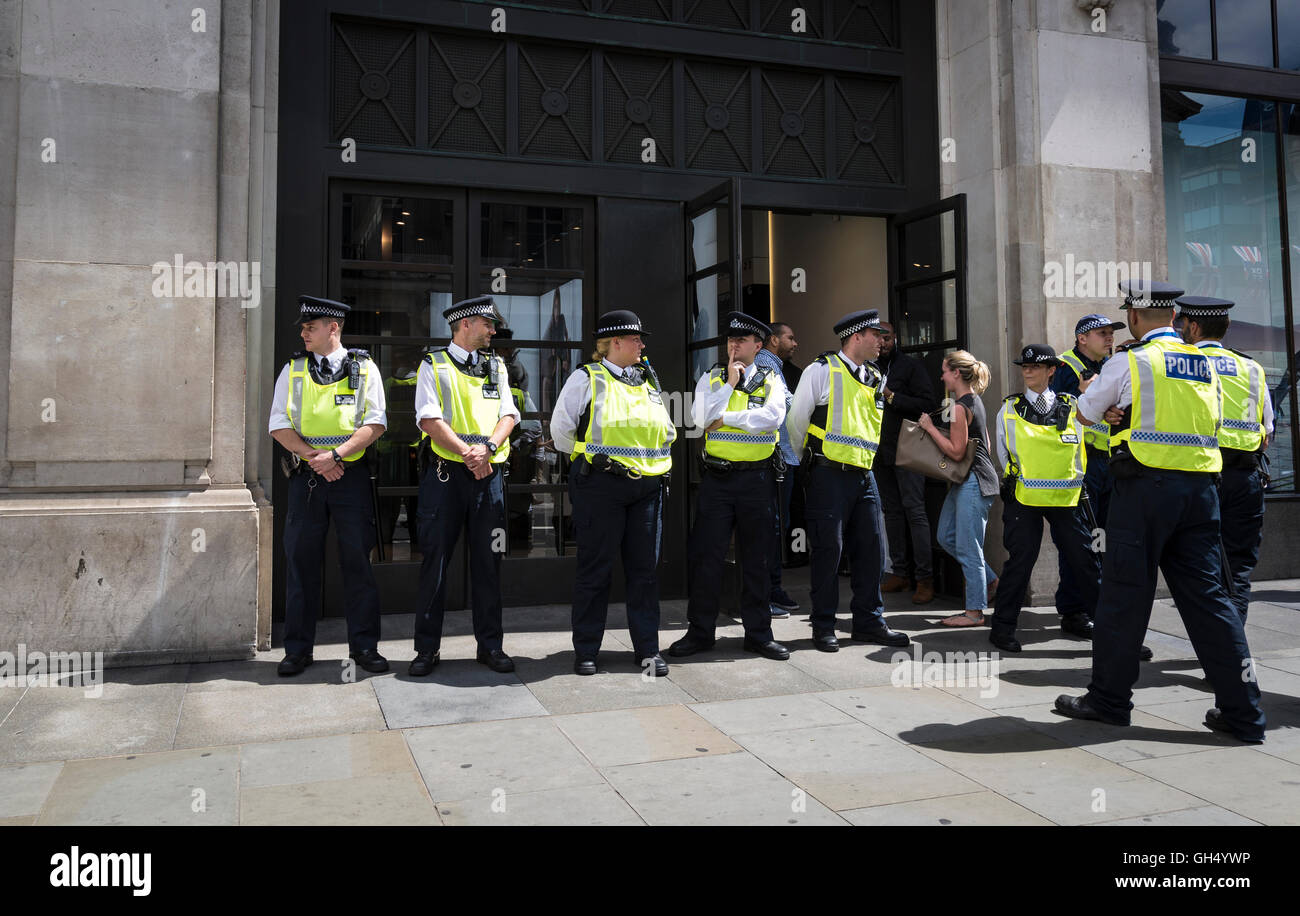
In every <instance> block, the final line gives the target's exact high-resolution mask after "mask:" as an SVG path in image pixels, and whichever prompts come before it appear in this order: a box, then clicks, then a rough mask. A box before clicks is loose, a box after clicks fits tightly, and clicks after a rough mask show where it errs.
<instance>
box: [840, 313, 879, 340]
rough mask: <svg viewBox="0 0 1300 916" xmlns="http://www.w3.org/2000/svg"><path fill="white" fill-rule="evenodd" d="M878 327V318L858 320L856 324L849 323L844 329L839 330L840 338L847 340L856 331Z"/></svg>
mask: <svg viewBox="0 0 1300 916" xmlns="http://www.w3.org/2000/svg"><path fill="white" fill-rule="evenodd" d="M878 327H880V319H879V318H877V319H875V320H874V321H873V320H870V319H868V320H864V321H859V322H858V323H857V324H851V325H849V326H848V327H847V328H845V329H844V330H842V331H840V340H848V339H849V338H850V337H852V336H853V335H854V334H856V333H858V331H865V330H866V329H867V328H878Z"/></svg>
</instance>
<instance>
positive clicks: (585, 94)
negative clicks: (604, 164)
mask: <svg viewBox="0 0 1300 916" xmlns="http://www.w3.org/2000/svg"><path fill="white" fill-rule="evenodd" d="M519 152H520V153H522V154H523V155H525V156H543V157H546V158H548V159H587V160H590V159H591V52H590V51H585V50H581V49H578V48H562V47H557V46H553V45H524V44H521V45H519Z"/></svg>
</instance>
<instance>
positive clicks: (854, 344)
mask: <svg viewBox="0 0 1300 916" xmlns="http://www.w3.org/2000/svg"><path fill="white" fill-rule="evenodd" d="M835 335H836V336H837V337H839V339H840V341H841V347H840V351H839V353H831V352H829V351H828V352H826V353H823V354H822V355H821V356H819V357H817V361H816V362H814V363H813V364H812V365H811V366H809V367H808V368H807V369H805V370H804V372H803V376H802V377H801V378H800V379H799V386H798V388H796V389H795V393H794V400H793V401H792V402H791V403H790V412H789V416H788V417H787V418H786V429H788V430H789V432H790V441H791V442H792V443H801V444H800V445H798V446H796V447H797V448H803V449H805V450H806V452H805V456H806V457H805V460H804V461H803V463H802V466H803V467H805V468H807V497H806V500H805V510H804V517H805V519H806V522H807V525H808V540H809V546H810V547H811V548H812V605H813V608H812V620H811V622H812V628H813V646H814V647H816V648H817V649H818V650H819V651H822V652H838V651H839V648H840V643H839V640H838V639H837V638H836V636H835V612H836V611H837V610H838V609H839V604H840V583H839V578H838V574H837V570H838V568H839V564H840V554H841V552H842V551H843V550H844V549H845V547H847V551H848V554H849V557H850V559H849V571H850V574H851V578H850V580H849V582H850V585H851V587H852V589H853V601H852V604H851V605H850V606H851V609H852V611H853V630H852V638H853V639H854V640H856V641H859V642H871V643H878V644H880V645H883V646H906V645H908V644H909V643H910V640H909V639H908V638H907V634H906V633H899V632H897V631H895V630H891V629H890V628H889V625H888V624H887V623H886V622H885V602H884V599H883V598H882V597H881V594H880V570H881V567H882V566H884V562H885V554H884V541H883V538H882V537H881V531H880V528H881V522H880V519H881V516H880V494H879V492H878V491H877V490H876V481H875V478H874V477H873V476H872V474H871V462H872V460H873V459H874V458H875V456H876V448H877V446H878V444H879V442H880V422H881V411H882V408H883V405H884V395H883V394H882V393H881V389H882V388H883V386H884V379H883V377H882V376H881V374H880V372H879V371H878V370H877V369H876V368H875V367H874V366H872V365H869V364H870V362H871V361H872V360H874V359H875V358H876V357H877V356H879V355H880V339H881V333H880V313H879V312H878V311H877V310H876V309H867V310H865V311H861V312H852V313H851V314H848V315H845V316H844V317H843V318H841V319H840V320H839V321H838V322H836V324H835ZM846 539H847V544H846Z"/></svg>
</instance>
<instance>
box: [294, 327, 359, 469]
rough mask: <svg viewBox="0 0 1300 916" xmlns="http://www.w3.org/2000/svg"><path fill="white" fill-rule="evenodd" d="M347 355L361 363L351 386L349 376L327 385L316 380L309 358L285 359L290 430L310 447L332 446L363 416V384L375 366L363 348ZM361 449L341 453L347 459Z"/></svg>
mask: <svg viewBox="0 0 1300 916" xmlns="http://www.w3.org/2000/svg"><path fill="white" fill-rule="evenodd" d="M348 356H349V357H351V358H352V359H355V360H357V361H358V362H360V364H361V381H360V382H359V383H358V387H357V388H356V389H355V390H354V389H353V388H352V385H351V376H350V375H349V374H344V376H343V378H341V379H339V380H338V381H337V382H331V383H330V384H328V385H322V384H320V383H318V382H317V381H316V380H315V379H314V378H312V374H311V371H310V365H311V363H312V360H311V359H310V358H309V357H307V356H297V355H295V356H294V358H293V359H291V360H290V361H289V398H288V401H287V402H286V404H285V409H286V412H287V413H288V414H289V422H290V423H292V424H293V429H294V432H296V433H297V434H298V435H299V436H301V437H302V441H304V442H306V443H307V444H308V445H310V446H311V447H312V448H317V449H335V448H338V447H339V446H340V445H342V444H343V443H344V442H347V441H348V440H349V439H351V438H352V434H353V433H354V432H356V431H357V429H358V428H360V427H361V426H362V425H364V424H363V421H364V420H365V417H366V385H367V384H368V383H369V380H370V379H371V378H372V377H374V378H379V369H378V368H377V367H376V366H375V364H374V363H373V362H372V361H371V359H370V357H369V355H367V354H366V352H365V351H364V350H349V351H348ZM365 453H366V452H365V449H361V450H360V451H356V452H353V453H352V454H351V455H345V456H344V458H343V460H344V461H345V462H348V463H351V462H353V461H357V460H359V459H360V458H361V456H362V455H364V454H365Z"/></svg>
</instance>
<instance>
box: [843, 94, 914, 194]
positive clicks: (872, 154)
mask: <svg viewBox="0 0 1300 916" xmlns="http://www.w3.org/2000/svg"><path fill="white" fill-rule="evenodd" d="M833 81H834V84H835V93H834V94H835V144H836V150H835V162H836V164H837V176H836V177H838V178H843V179H848V180H849V181H871V182H887V183H889V184H901V183H902V181H903V174H902V168H901V165H900V162H899V149H898V147H899V143H898V138H899V135H900V130H899V123H898V92H897V84H895V83H894V82H892V81H889V80H865V79H855V78H852V77H846V76H835V77H834V78H833Z"/></svg>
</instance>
